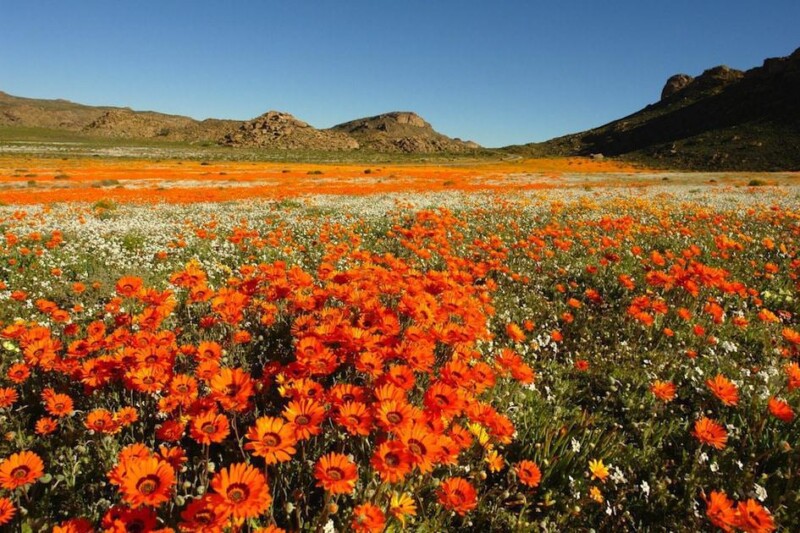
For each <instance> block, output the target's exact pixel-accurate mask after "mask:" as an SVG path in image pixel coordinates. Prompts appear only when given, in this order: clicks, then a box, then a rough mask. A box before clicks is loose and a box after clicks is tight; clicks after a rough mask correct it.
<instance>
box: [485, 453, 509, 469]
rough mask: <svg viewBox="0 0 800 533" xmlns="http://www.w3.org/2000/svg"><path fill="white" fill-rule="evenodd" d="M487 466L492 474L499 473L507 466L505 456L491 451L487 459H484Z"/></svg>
mask: <svg viewBox="0 0 800 533" xmlns="http://www.w3.org/2000/svg"><path fill="white" fill-rule="evenodd" d="M484 461H486V464H487V465H489V471H490V472H499V471H501V470H502V469H503V466H505V460H504V459H503V456H502V455H500V454H499V453H497V450H490V451H489V453H488V454H486V457H485V458H484Z"/></svg>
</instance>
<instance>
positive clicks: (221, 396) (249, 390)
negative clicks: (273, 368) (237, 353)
mask: <svg viewBox="0 0 800 533" xmlns="http://www.w3.org/2000/svg"><path fill="white" fill-rule="evenodd" d="M211 391H212V394H213V396H214V399H215V400H217V401H218V402H219V404H220V405H221V406H222V408H223V409H227V410H230V411H244V410H246V409H247V404H248V401H249V400H250V397H251V396H252V395H253V379H252V378H251V377H250V374H248V373H247V372H245V371H244V370H242V369H241V368H223V369H222V370H220V371H219V373H218V374H217V375H216V376H214V377H213V378H212V379H211Z"/></svg>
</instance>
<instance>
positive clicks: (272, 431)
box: [0, 185, 800, 532]
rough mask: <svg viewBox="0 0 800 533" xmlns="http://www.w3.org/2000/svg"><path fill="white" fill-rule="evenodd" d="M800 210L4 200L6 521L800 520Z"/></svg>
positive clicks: (481, 200) (702, 523) (494, 525)
mask: <svg viewBox="0 0 800 533" xmlns="http://www.w3.org/2000/svg"><path fill="white" fill-rule="evenodd" d="M799 198H800V196H798V190H797V189H796V188H795V187H792V186H783V187H758V188H752V187H750V188H746V187H720V188H716V187H701V188H696V189H692V191H689V190H688V189H687V188H686V187H670V186H666V185H665V186H654V187H650V188H647V189H627V188H624V187H615V188H613V189H602V188H595V189H588V188H587V189H577V188H576V189H572V190H547V191H526V192H519V193H515V194H514V195H511V194H502V193H497V192H493V193H486V194H482V193H470V194H463V193H458V192H450V193H448V192H442V193H432V194H423V193H414V194H401V193H397V194H383V195H376V196H361V197H351V196H319V197H314V196H306V197H300V198H294V199H290V200H249V201H248V200H241V201H236V202H215V203H188V204H182V205H168V204H152V203H146V204H137V203H114V202H112V201H98V202H96V203H94V204H92V203H80V202H76V203H57V204H52V205H25V206H5V207H0V236H1V237H0V253H2V257H0V342H1V343H2V347H1V348H0V353H2V358H0V423H1V424H2V429H3V432H2V439H1V440H0V524H2V525H3V527H4V528H7V529H8V530H21V531H54V532H87V531H109V532H125V531H137V532H141V531H162V532H166V531H202V532H217V531H260V532H277V531H287V532H288V531H403V530H408V531H431V532H438V531H454V530H459V529H460V530H474V531H530V530H544V531H566V530H589V529H594V530H601V531H607V530H612V529H618V530H625V531H629V530H635V531H639V530H681V531H698V530H706V531H713V530H722V531H774V530H779V529H781V528H783V529H784V530H786V531H791V530H796V529H797V528H798V527H800V438H799V437H800V425H798V421H797V410H798V409H800V390H799V389H800V324H798V313H800V304H798V289H800V278H799V276H800V255H798V253H799V252H800V249H799V247H798V243H800V210H798V205H800V202H799V201H798V199H799Z"/></svg>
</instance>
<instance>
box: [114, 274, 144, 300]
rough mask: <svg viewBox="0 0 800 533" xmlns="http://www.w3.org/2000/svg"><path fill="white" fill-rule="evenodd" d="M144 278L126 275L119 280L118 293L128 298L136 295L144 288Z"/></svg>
mask: <svg viewBox="0 0 800 533" xmlns="http://www.w3.org/2000/svg"><path fill="white" fill-rule="evenodd" d="M142 285H143V283H142V278H138V277H136V276H125V277H123V278H120V279H119V281H117V285H116V287H115V288H116V291H117V294H119V295H120V296H123V297H126V298H132V297H135V296H136V295H137V294H139V292H140V291H141V290H142Z"/></svg>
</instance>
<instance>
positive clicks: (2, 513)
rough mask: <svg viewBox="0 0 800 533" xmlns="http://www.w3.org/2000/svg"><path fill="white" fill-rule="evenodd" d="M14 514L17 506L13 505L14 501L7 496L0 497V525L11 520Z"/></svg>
mask: <svg viewBox="0 0 800 533" xmlns="http://www.w3.org/2000/svg"><path fill="white" fill-rule="evenodd" d="M15 514H17V508H16V507H14V503H13V502H12V501H11V500H9V499H8V498H4V497H0V526H2V525H5V524H8V523H9V522H11V519H12V518H14V515H15Z"/></svg>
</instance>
